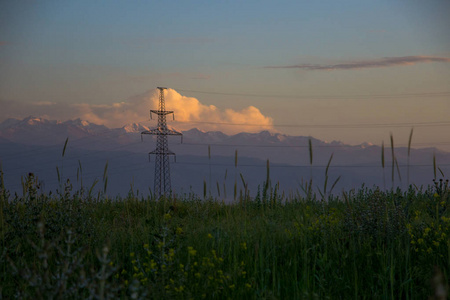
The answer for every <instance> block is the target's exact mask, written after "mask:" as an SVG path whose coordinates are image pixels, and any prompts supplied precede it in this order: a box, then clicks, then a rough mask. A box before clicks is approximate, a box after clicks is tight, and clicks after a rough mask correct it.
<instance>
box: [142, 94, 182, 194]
mask: <svg viewBox="0 0 450 300" xmlns="http://www.w3.org/2000/svg"><path fill="white" fill-rule="evenodd" d="M158 89H159V109H158V110H150V119H151V118H152V113H154V114H156V115H158V127H156V128H153V129H150V130H146V131H142V132H141V136H142V134H151V135H156V136H157V140H156V149H155V150H153V151H152V152H149V153H148V155H149V158H150V156H151V154H155V155H156V160H155V182H154V186H153V192H154V193H155V195H156V196H157V197H158V198H160V197H161V196H163V195H164V196H169V195H170V192H171V191H172V186H171V182H170V162H169V157H170V155H174V156H175V153H173V152H172V151H170V150H169V144H168V141H167V136H168V135H180V136H182V135H183V134H182V133H181V132H178V131H175V130H172V129H169V128H167V122H166V115H169V114H173V111H168V110H166V109H165V103H164V90H165V89H166V88H164V87H158ZM174 119H175V116H174Z"/></svg>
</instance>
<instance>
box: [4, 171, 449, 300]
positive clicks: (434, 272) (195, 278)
mask: <svg viewBox="0 0 450 300" xmlns="http://www.w3.org/2000/svg"><path fill="white" fill-rule="evenodd" d="M62 191H64V192H57V193H54V194H48V193H47V194H42V193H40V191H39V188H38V185H37V181H36V180H35V178H34V177H33V176H29V178H27V179H26V180H24V193H23V195H21V196H17V195H10V194H9V193H8V191H7V190H6V189H5V188H4V186H3V185H2V189H1V195H0V197H1V198H0V203H1V204H0V226H1V229H0V240H1V242H0V298H5V299H11V298H19V299H30V298H34V299H84V298H89V299H112V298H114V299H117V298H120V299H427V298H429V297H430V298H429V299H446V296H445V295H448V281H449V278H450V239H449V236H450V199H449V192H450V187H449V185H448V181H445V180H437V181H435V182H432V183H431V185H430V186H429V187H428V188H426V189H417V188H413V187H411V189H410V190H408V191H401V190H396V191H387V192H385V191H382V190H380V189H377V188H374V189H369V188H365V187H362V188H361V189H360V190H356V191H354V190H352V191H348V192H343V193H342V194H341V195H339V196H338V197H336V196H328V197H327V199H326V201H323V198H322V196H321V195H315V194H314V193H305V196H301V195H297V196H289V197H287V196H284V195H278V194H277V192H276V188H273V187H271V186H270V185H265V184H263V188H262V190H261V191H260V193H258V195H257V196H256V197H254V198H250V197H249V196H247V195H246V194H245V193H243V194H242V193H241V197H239V196H238V197H237V199H236V200H235V201H234V202H233V203H231V204H230V203H228V204H225V203H223V201H222V200H219V199H212V198H208V197H201V198H199V197H198V196H196V195H190V194H186V195H178V196H174V197H171V198H162V199H159V200H156V199H152V198H151V197H142V196H139V195H135V194H134V193H132V192H130V194H129V195H128V197H126V198H113V199H112V198H111V197H108V196H106V195H101V194H99V195H96V196H95V197H93V196H91V195H90V193H89V192H88V191H86V190H84V189H83V190H80V191H73V190H71V188H70V187H69V186H67V185H66V188H63V189H62ZM242 195H244V196H242ZM316 196H317V198H316ZM431 297H434V298H431ZM439 297H442V298H439Z"/></svg>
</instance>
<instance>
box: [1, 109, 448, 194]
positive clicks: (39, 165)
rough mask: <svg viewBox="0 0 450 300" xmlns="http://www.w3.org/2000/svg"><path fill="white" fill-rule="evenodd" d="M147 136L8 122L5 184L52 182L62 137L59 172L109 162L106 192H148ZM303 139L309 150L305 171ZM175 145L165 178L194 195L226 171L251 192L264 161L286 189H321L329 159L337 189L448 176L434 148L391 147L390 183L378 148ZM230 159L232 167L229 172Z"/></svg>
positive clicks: (262, 139) (274, 138)
mask: <svg viewBox="0 0 450 300" xmlns="http://www.w3.org/2000/svg"><path fill="white" fill-rule="evenodd" d="M149 129H151V128H149V127H148V126H144V125H142V124H138V123H131V124H127V125H125V126H123V127H121V128H113V129H110V128H107V127H105V126H103V125H97V124H93V123H90V122H87V121H83V120H80V119H77V120H70V121H65V122H60V121H55V120H46V119H43V118H35V117H28V118H25V119H23V120H17V119H8V120H6V121H4V122H2V123H0V161H1V163H2V166H3V170H4V173H5V176H6V177H5V178H6V181H7V182H8V181H9V182H14V180H16V181H17V180H19V181H18V182H17V183H16V188H17V189H18V190H20V175H23V174H27V173H28V172H36V173H37V174H39V175H40V176H41V178H52V177H54V176H55V174H54V172H55V166H56V165H59V164H60V163H61V159H62V158H61V150H62V148H63V145H64V141H65V140H66V138H69V142H68V145H67V151H66V154H65V157H64V160H65V163H64V170H65V172H66V173H68V174H76V172H77V171H76V169H77V167H78V165H79V162H81V163H82V164H83V169H84V173H83V174H85V175H84V176H86V174H96V172H98V173H99V174H101V170H103V167H104V165H105V163H106V161H108V164H109V167H108V170H109V172H110V173H109V174H110V182H111V183H113V184H112V187H111V189H112V191H114V192H121V193H122V194H124V193H126V192H127V190H128V189H129V186H130V182H132V181H133V182H135V184H136V185H139V186H140V189H141V190H148V187H149V186H151V178H152V177H151V176H152V174H153V164H148V153H149V152H151V151H152V150H154V149H155V147H156V143H155V142H156V137H155V136H148V135H145V136H142V137H141V132H142V131H146V130H149ZM175 130H176V128H175ZM309 140H311V144H312V150H313V156H312V157H313V162H312V165H311V162H310V153H309V151H310V150H309ZM182 141H183V142H181V139H180V138H179V137H169V149H170V150H171V151H173V152H175V153H176V155H177V163H176V164H174V165H173V168H174V169H173V172H172V176H173V178H174V182H175V183H176V182H178V186H179V187H182V188H185V189H186V188H187V187H189V186H194V190H196V191H197V192H199V193H200V191H202V189H203V186H202V184H203V181H204V180H205V178H208V182H209V177H210V176H211V178H212V181H211V182H212V183H216V181H220V182H222V181H223V180H224V174H225V173H226V172H227V170H233V171H234V172H233V173H236V174H235V175H236V176H238V174H239V173H242V174H243V176H244V177H245V178H246V180H248V182H249V186H250V187H252V189H253V191H255V189H256V187H257V185H258V184H261V183H262V181H263V180H264V178H265V177H264V174H265V168H266V161H267V160H269V161H270V166H271V171H270V173H271V176H273V177H272V178H273V180H274V181H276V180H279V181H280V182H281V183H282V184H283V185H284V188H285V189H287V190H289V189H290V190H294V189H296V188H298V184H299V182H300V181H301V179H302V178H308V177H309V176H310V175H311V174H313V176H314V178H316V179H315V180H316V181H317V182H318V183H319V182H322V183H323V180H324V178H323V174H324V171H325V167H326V166H327V164H328V161H329V160H330V157H331V155H333V159H332V161H331V163H330V169H329V176H330V180H334V179H335V178H337V177H338V176H341V180H340V182H339V185H337V188H352V187H359V186H360V185H361V184H362V183H365V184H366V185H368V186H372V185H374V184H376V185H378V186H381V185H383V184H384V182H388V184H389V183H390V182H391V181H392V182H395V184H396V185H397V184H402V185H403V187H405V186H406V184H407V183H406V182H405V180H406V179H405V178H409V176H407V172H410V173H411V176H410V183H415V184H417V185H422V184H425V185H426V184H429V183H430V182H431V179H432V178H433V176H434V175H433V159H435V160H436V162H437V166H438V167H439V168H440V169H441V170H442V172H443V173H444V174H446V175H447V174H450V153H448V152H443V151H439V150H437V149H435V148H427V149H411V151H410V155H409V156H408V151H407V148H405V147H403V148H396V149H395V154H396V161H397V163H398V165H399V169H400V175H398V174H397V173H398V171H396V172H395V178H394V179H392V178H391V176H390V174H391V172H390V170H391V163H392V158H391V155H390V151H388V150H385V155H384V157H385V168H384V169H383V168H382V165H381V159H380V157H381V147H380V146H376V145H372V144H370V143H363V144H361V145H356V146H351V145H346V144H344V143H342V142H338V141H333V142H325V141H321V140H319V139H314V138H310V137H305V136H289V135H285V134H281V133H272V132H268V131H262V132H260V133H239V134H235V135H227V134H224V133H222V132H219V131H212V132H204V131H201V130H198V129H195V128H194V129H190V130H187V131H184V132H183V139H182ZM236 153H237V154H238V167H235V165H234V162H235V160H234V159H235V154H236ZM208 154H210V155H211V156H209V155H208ZM408 165H409V166H408ZM86 170H87V171H86ZM89 170H90V171H89ZM396 170H397V169H396ZM408 170H409V171H408ZM209 172H211V175H210V173H209ZM382 174H385V176H383V175H382ZM91 176H93V175H91ZM149 176H150V177H149ZM229 177H230V176H229ZM231 177H232V176H231ZM9 178H11V179H9ZM85 178H86V177H85ZM87 178H88V179H89V178H90V177H89V176H87ZM333 178H334V179H333ZM400 179H401V180H402V181H400ZM54 180H55V179H54V178H53V181H51V180H49V179H47V183H48V187H49V188H51V187H52V188H53V187H54V186H55V185H54ZM229 180H230V179H229ZM49 182H53V184H50V183H49ZM138 183H139V184H138ZM196 185H198V187H197V188H195V186H196ZM229 185H230V186H232V185H233V183H229Z"/></svg>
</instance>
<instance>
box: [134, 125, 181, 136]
mask: <svg viewBox="0 0 450 300" xmlns="http://www.w3.org/2000/svg"><path fill="white" fill-rule="evenodd" d="M141 134H150V135H181V136H182V135H183V134H182V133H181V132H178V131H176V130H173V129H169V128H167V127H166V128H164V127H157V128H153V129H150V130H145V131H142V132H141Z"/></svg>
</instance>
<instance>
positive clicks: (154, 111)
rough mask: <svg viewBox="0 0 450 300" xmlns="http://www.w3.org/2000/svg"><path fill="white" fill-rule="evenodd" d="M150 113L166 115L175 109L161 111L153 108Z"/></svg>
mask: <svg viewBox="0 0 450 300" xmlns="http://www.w3.org/2000/svg"><path fill="white" fill-rule="evenodd" d="M150 113H154V114H155V115H158V116H166V115H170V114H173V110H162V111H161V110H155V109H151V110H150ZM150 115H151V114H150Z"/></svg>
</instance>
